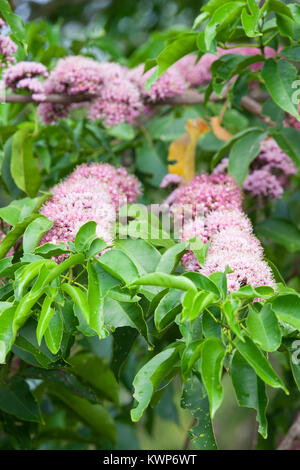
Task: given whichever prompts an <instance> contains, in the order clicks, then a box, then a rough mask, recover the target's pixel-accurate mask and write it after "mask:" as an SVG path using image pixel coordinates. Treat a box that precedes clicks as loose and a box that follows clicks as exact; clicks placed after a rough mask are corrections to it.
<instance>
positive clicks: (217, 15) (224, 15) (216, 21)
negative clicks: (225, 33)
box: [204, 2, 245, 50]
mask: <svg viewBox="0 0 300 470" xmlns="http://www.w3.org/2000/svg"><path fill="white" fill-rule="evenodd" d="M244 5H245V4H244V2H226V3H225V4H224V5H221V6H220V7H219V8H217V9H216V11H214V13H213V15H212V19H211V20H210V22H209V23H208V25H207V26H206V28H205V33H204V34H205V44H206V47H207V49H208V50H209V49H210V46H211V44H212V41H213V40H214V38H215V37H216V34H217V32H219V31H221V30H222V29H224V28H226V26H228V25H230V24H231V23H233V22H234V20H235V19H236V18H237V17H238V16H239V14H240V12H241V10H242V8H243V6H244Z"/></svg>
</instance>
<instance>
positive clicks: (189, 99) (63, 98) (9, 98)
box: [3, 88, 275, 126]
mask: <svg viewBox="0 0 300 470" xmlns="http://www.w3.org/2000/svg"><path fill="white" fill-rule="evenodd" d="M226 96H227V90H226V89H224V93H223V95H222V96H221V97H219V96H218V95H217V94H216V93H212V94H211V96H210V100H211V101H223V100H224V99H225V98H226ZM93 98H95V95H89V94H86V93H80V94H78V95H72V96H70V95H64V94H57V93H56V94H55V93H52V94H49V95H46V99H45V100H43V101H42V103H53V104H71V103H82V102H86V101H90V100H92V99H93ZM204 98H205V95H204V93H199V92H198V91H197V90H194V89H192V88H191V89H188V90H186V91H185V92H184V93H183V94H182V95H178V96H174V97H173V98H168V99H166V100H164V101H160V102H158V103H157V105H166V104H168V105H171V106H176V105H193V104H202V103H204ZM3 102H4V103H37V101H36V100H34V99H33V98H32V96H31V95H19V94H17V93H10V94H6V95H5V97H4V99H3ZM241 104H242V106H243V107H244V108H245V109H247V111H250V112H251V113H252V114H254V115H256V116H258V117H259V118H260V119H262V120H263V121H264V122H265V123H266V124H268V125H269V126H274V125H275V123H274V122H272V121H271V119H270V118H269V117H268V116H265V115H263V113H262V105H261V104H260V103H259V102H258V101H256V100H254V99H253V98H251V97H250V96H243V97H242V99H241Z"/></svg>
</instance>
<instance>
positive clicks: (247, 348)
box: [234, 335, 289, 394]
mask: <svg viewBox="0 0 300 470" xmlns="http://www.w3.org/2000/svg"><path fill="white" fill-rule="evenodd" d="M234 343H235V345H236V347H237V349H238V351H239V352H240V354H241V355H242V356H243V358H244V359H245V360H246V361H247V362H248V363H249V364H250V365H251V367H253V369H254V370H255V372H256V373H257V375H258V376H259V377H260V378H261V379H262V380H263V381H264V382H266V383H267V384H268V385H271V387H274V388H282V390H284V391H285V392H286V393H287V394H288V393H289V392H288V390H287V388H286V386H285V385H284V383H283V382H282V380H281V379H280V377H279V376H278V375H277V374H276V372H275V371H274V369H273V368H272V367H271V365H270V363H269V361H268V360H267V358H266V357H265V355H264V354H263V353H262V351H261V350H260V349H259V348H258V347H257V346H256V345H255V343H253V341H252V340H251V339H250V338H249V337H248V336H246V335H245V336H244V342H243V341H241V340H240V339H238V338H236V339H235V340H234Z"/></svg>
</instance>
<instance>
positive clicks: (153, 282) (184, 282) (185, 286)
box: [132, 273, 196, 291]
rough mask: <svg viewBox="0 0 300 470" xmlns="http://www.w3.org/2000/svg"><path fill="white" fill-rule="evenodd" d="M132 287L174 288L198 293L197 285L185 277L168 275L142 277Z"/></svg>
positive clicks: (155, 274)
mask: <svg viewBox="0 0 300 470" xmlns="http://www.w3.org/2000/svg"><path fill="white" fill-rule="evenodd" d="M132 285H136V286H144V285H147V286H161V287H172V288H174V289H181V290H184V291H187V290H190V289H192V290H194V291H196V287H195V284H194V283H193V282H192V281H190V280H189V279H187V278H186V277H183V276H174V275H172V274H166V273H152V274H146V275H145V276H141V277H140V278H139V279H137V280H136V281H135V282H133V283H132Z"/></svg>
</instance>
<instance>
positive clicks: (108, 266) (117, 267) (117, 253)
mask: <svg viewBox="0 0 300 470" xmlns="http://www.w3.org/2000/svg"><path fill="white" fill-rule="evenodd" d="M97 263H99V264H100V266H101V267H102V268H103V269H105V271H107V272H108V273H109V274H111V275H112V276H114V277H116V278H117V279H120V280H121V281H123V282H125V283H126V284H128V283H131V282H133V281H135V280H136V279H137V278H138V276H139V273H138V270H137V268H136V266H135V264H134V263H133V261H132V260H131V259H130V257H129V256H128V255H127V254H125V253H124V252H123V251H121V250H119V249H113V250H110V251H107V252H106V253H104V254H103V255H102V256H100V258H97Z"/></svg>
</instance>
